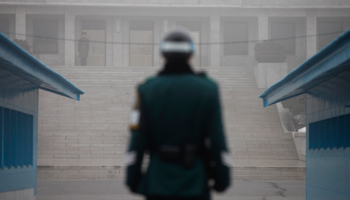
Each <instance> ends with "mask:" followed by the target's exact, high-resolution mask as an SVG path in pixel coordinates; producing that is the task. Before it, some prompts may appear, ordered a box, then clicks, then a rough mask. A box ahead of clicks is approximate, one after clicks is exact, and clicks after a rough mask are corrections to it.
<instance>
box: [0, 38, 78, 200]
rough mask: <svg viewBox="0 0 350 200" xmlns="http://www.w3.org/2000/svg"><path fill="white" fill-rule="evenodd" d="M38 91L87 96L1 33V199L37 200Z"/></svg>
mask: <svg viewBox="0 0 350 200" xmlns="http://www.w3.org/2000/svg"><path fill="white" fill-rule="evenodd" d="M38 89H43V90H46V91H49V92H53V93H56V94H58V95H62V96H66V97H69V98H72V99H75V100H79V96H80V95H81V94H83V93H84V92H83V91H81V90H80V89H79V88H77V87H75V86H74V85H73V84H72V83H70V82H69V81H68V80H66V79H65V78H64V77H62V76H61V75H59V74H57V73H56V72H54V71H52V70H51V69H49V68H48V67H46V66H45V65H44V64H42V63H41V62H40V61H38V60H37V59H35V58H34V57H33V56H31V55H30V54H28V53H27V52H26V51H25V50H23V49H22V48H21V47H19V46H18V45H17V44H15V43H14V42H12V41H11V40H9V39H8V38H7V37H6V36H4V35H3V34H2V33H0V199H1V200H5V199H6V200H12V199H26V200H32V199H36V197H35V196H36V194H35V192H36V175H37V174H36V172H37V170H36V168H37V164H36V163H37V162H36V161H37V140H38V94H39V92H38Z"/></svg>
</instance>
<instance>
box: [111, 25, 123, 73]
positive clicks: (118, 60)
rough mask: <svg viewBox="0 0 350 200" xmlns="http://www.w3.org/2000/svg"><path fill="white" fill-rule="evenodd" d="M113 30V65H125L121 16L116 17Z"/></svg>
mask: <svg viewBox="0 0 350 200" xmlns="http://www.w3.org/2000/svg"><path fill="white" fill-rule="evenodd" d="M114 27H115V29H114V31H113V41H114V42H116V44H113V66H118V67H121V66H123V45H122V44H121V43H122V42H123V38H122V37H123V34H122V20H121V19H120V18H116V19H115V23H114Z"/></svg>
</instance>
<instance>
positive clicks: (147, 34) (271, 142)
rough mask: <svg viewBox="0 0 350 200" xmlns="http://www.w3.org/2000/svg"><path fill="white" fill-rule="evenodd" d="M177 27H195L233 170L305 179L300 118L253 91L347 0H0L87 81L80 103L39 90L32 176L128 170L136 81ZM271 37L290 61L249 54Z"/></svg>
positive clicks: (7, 22)
mask: <svg viewBox="0 0 350 200" xmlns="http://www.w3.org/2000/svg"><path fill="white" fill-rule="evenodd" d="M174 26H183V27H185V28H187V29H188V30H189V31H190V32H191V35H192V37H193V39H194V41H195V42H196V43H197V45H196V54H195V56H194V58H193V60H192V63H193V65H195V67H196V69H198V70H205V71H207V72H208V73H209V75H210V76H212V77H213V78H215V79H216V80H218V82H219V84H220V87H221V93H222V101H223V108H224V115H225V116H224V117H225V122H226V124H225V125H226V130H227V136H228V138H229V146H230V149H231V151H232V157H233V160H234V162H233V163H234V169H233V171H234V177H235V178H236V179H304V178H305V162H304V161H303V155H300V153H299V154H298V151H297V148H296V146H295V144H294V142H293V137H292V134H291V132H293V131H297V130H296V128H295V126H294V125H291V126H288V123H287V125H286V123H284V121H286V120H285V117H286V116H285V115H284V114H283V113H284V111H285V110H283V107H281V106H278V105H277V106H270V107H268V108H263V106H262V104H261V101H260V100H259V99H258V95H259V94H260V93H261V92H262V90H261V89H264V88H267V87H269V86H271V85H272V84H273V83H274V82H276V81H278V80H279V79H281V78H283V76H284V75H286V74H287V73H288V72H290V71H292V70H293V69H295V68H296V67H297V66H299V65H301V64H302V63H303V62H304V61H305V60H306V59H308V58H310V57H311V56H313V55H314V54H316V53H317V52H318V51H319V50H320V49H322V48H323V47H324V46H325V45H326V44H328V43H329V42H330V41H332V39H334V38H335V37H337V36H338V35H339V34H340V33H342V32H343V31H345V30H347V29H348V28H349V27H350V1H348V0H279V1H270V0H230V1H227V0H206V1H204V0H195V1H193V0H182V1H175V0H155V1H147V0H134V1H130V0H76V1H68V0H21V1H19V0H18V1H16V0H8V1H6V0H2V1H1V2H0V30H1V31H2V32H4V33H5V34H7V35H8V36H9V37H10V38H12V39H15V38H17V39H25V40H26V41H27V43H28V44H29V46H31V51H32V53H33V55H34V56H35V57H36V58H38V59H39V60H41V61H42V62H43V63H45V64H46V65H47V66H49V67H50V68H52V69H54V70H55V71H57V72H59V73H61V74H63V75H64V76H65V77H67V78H69V79H70V80H71V81H72V82H73V83H74V84H75V85H77V86H78V87H80V88H82V89H83V90H84V91H85V92H86V95H84V96H83V97H82V99H81V102H79V103H77V102H74V101H69V100H68V99H65V98H62V97H59V96H56V95H53V94H50V93H47V92H44V91H40V93H39V95H40V98H39V118H38V121H39V127H38V137H39V141H38V178H39V179H115V178H122V177H123V154H124V152H125V149H126V143H127V138H128V137H129V135H128V134H129V133H128V130H127V123H128V115H129V111H130V102H131V98H132V96H133V94H134V88H135V85H136V84H137V82H139V81H140V80H142V78H143V77H145V76H149V75H152V74H154V73H155V72H156V71H157V70H159V69H160V67H161V65H162V58H161V57H160V55H159V50H158V48H159V47H158V45H157V43H159V41H160V40H161V39H162V37H163V36H164V34H165V33H166V32H167V31H168V30H169V29H171V28H172V27H174ZM82 32H86V33H87V37H88V38H89V40H90V45H89V55H88V58H87V66H80V65H81V63H80V61H81V60H80V58H79V53H78V41H79V39H80V37H81V33H82ZM269 39H273V40H274V42H275V43H277V45H278V46H279V48H282V49H283V54H285V56H286V59H285V60H282V61H280V62H278V63H277V64H276V63H275V61H271V62H267V63H266V62H263V63H261V62H260V61H259V62H258V61H257V60H256V48H255V47H256V43H257V42H258V41H260V42H261V41H264V40H269ZM271 63H272V64H271ZM287 121H288V120H287ZM304 150H305V149H304ZM304 158H305V154H304Z"/></svg>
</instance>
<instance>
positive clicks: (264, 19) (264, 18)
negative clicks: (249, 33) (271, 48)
mask: <svg viewBox="0 0 350 200" xmlns="http://www.w3.org/2000/svg"><path fill="white" fill-rule="evenodd" d="M258 28H259V36H258V38H259V41H261V40H268V39H269V16H268V13H267V12H265V11H263V12H261V14H260V15H259V27H258Z"/></svg>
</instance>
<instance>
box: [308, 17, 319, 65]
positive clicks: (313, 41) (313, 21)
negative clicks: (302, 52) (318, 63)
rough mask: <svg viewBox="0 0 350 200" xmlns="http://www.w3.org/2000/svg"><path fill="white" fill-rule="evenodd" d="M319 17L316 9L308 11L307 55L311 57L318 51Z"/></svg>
mask: <svg viewBox="0 0 350 200" xmlns="http://www.w3.org/2000/svg"><path fill="white" fill-rule="evenodd" d="M316 34H317V17H316V10H307V11H306V35H308V36H309V37H307V38H306V48H307V49H306V56H307V59H309V58H311V57H312V56H313V55H315V54H316V52H317V36H314V35H316Z"/></svg>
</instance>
